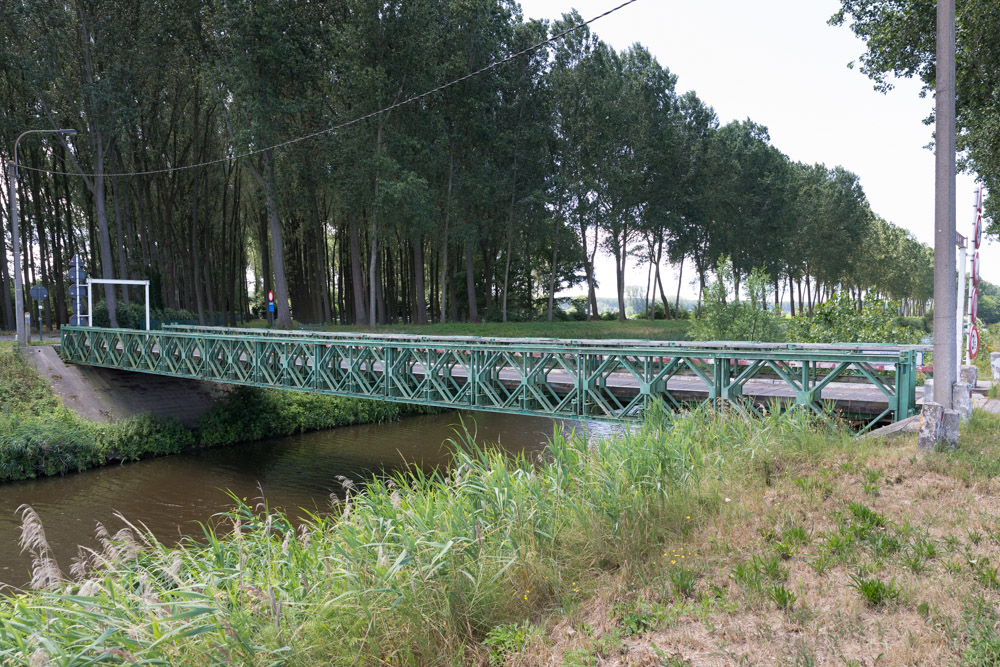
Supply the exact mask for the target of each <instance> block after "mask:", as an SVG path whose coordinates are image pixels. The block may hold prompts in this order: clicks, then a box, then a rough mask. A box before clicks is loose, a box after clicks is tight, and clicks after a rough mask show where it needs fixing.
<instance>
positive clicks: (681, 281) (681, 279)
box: [674, 257, 684, 319]
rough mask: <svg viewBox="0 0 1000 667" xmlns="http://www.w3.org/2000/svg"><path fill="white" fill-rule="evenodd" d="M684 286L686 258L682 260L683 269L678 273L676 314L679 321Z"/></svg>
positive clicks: (675, 302)
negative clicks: (682, 287)
mask: <svg viewBox="0 0 1000 667" xmlns="http://www.w3.org/2000/svg"><path fill="white" fill-rule="evenodd" d="M683 284H684V258H683V257H682V258H681V268H680V271H678V273H677V298H676V299H675V300H674V313H675V314H676V315H677V319H680V317H681V285H683Z"/></svg>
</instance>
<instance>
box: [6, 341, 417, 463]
mask: <svg viewBox="0 0 1000 667" xmlns="http://www.w3.org/2000/svg"><path fill="white" fill-rule="evenodd" d="M29 360H31V363H29ZM130 375H132V374H128V373H119V372H115V371H110V372H109V371H97V370H94V369H79V368H75V367H72V366H68V365H65V364H63V363H62V361H61V360H60V359H59V358H58V356H55V355H54V351H53V350H52V349H51V348H45V347H42V348H32V349H30V350H29V351H28V352H27V353H26V354H22V353H21V352H19V351H18V350H17V349H16V348H15V347H14V346H13V345H10V344H4V345H0V406H2V412H0V483H2V482H10V481H16V480H23V479H32V478H36V477H45V476H49V475H61V474H65V473H69V472H79V471H83V470H87V469H90V468H95V467H100V466H103V465H107V464H111V463H121V462H127V461H136V460H140V459H143V458H148V457H153V456H162V455H166V454H176V453H179V452H181V451H186V450H189V449H192V448H198V447H211V446H218V445H227V444H235V443H240V442H249V441H253V440H260V439H263V438H273V437H279V436H284V435H292V434H296V433H306V432H309V431H317V430H323V429H329V428H335V427H339V426H349V425H355V424H370V423H383V422H387V421H394V420H397V419H399V418H400V417H402V416H404V415H410V414H427V413H430V412H434V411H433V410H428V409H426V408H419V407H412V406H407V405H400V404H392V403H380V402H376V401H365V400H358V399H351V398H336V397H330V396H317V395H312V394H305V393H298V392H282V391H277V390H259V389H253V388H237V389H234V390H231V391H224V390H221V389H219V388H217V387H213V386H198V385H201V384H202V383H199V382H196V381H190V380H183V381H181V380H178V381H177V382H176V383H175V382H171V380H173V378H154V379H153V380H152V381H151V383H150V384H149V385H146V384H139V383H137V381H136V380H135V378H130V377H119V376H130ZM164 380H166V381H165V382H164Z"/></svg>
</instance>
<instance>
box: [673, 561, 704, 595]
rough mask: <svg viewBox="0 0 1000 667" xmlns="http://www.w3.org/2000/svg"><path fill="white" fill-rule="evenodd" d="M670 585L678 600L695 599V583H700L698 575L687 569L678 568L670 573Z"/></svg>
mask: <svg viewBox="0 0 1000 667" xmlns="http://www.w3.org/2000/svg"><path fill="white" fill-rule="evenodd" d="M669 577H670V584H671V586H673V589H674V593H675V594H676V595H677V597H678V598H680V599H684V598H692V597H694V587H695V583H696V582H697V581H698V577H697V575H695V573H694V572H692V571H691V570H689V569H687V568H686V567H678V568H675V569H673V570H671V571H670V574H669Z"/></svg>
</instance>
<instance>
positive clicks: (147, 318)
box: [146, 280, 149, 331]
mask: <svg viewBox="0 0 1000 667" xmlns="http://www.w3.org/2000/svg"><path fill="white" fill-rule="evenodd" d="M146 331H149V281H148V280H147V281H146Z"/></svg>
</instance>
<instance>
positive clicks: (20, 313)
mask: <svg viewBox="0 0 1000 667" xmlns="http://www.w3.org/2000/svg"><path fill="white" fill-rule="evenodd" d="M26 134H64V135H67V136H72V135H74V134H76V130H73V129H60V130H28V131H26V132H22V133H21V134H20V135H19V136H18V137H17V140H15V141H14V159H13V160H11V161H10V162H9V163H7V179H8V183H7V197H8V198H9V199H10V227H11V229H10V231H11V237H12V238H11V241H12V245H13V246H14V321H15V322H16V323H17V344H18V345H27V344H28V341H27V336H26V333H25V327H24V285H23V284H22V282H21V232H20V230H19V229H18V223H17V144H18V142H20V141H21V137H23V136H24V135H26Z"/></svg>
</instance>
